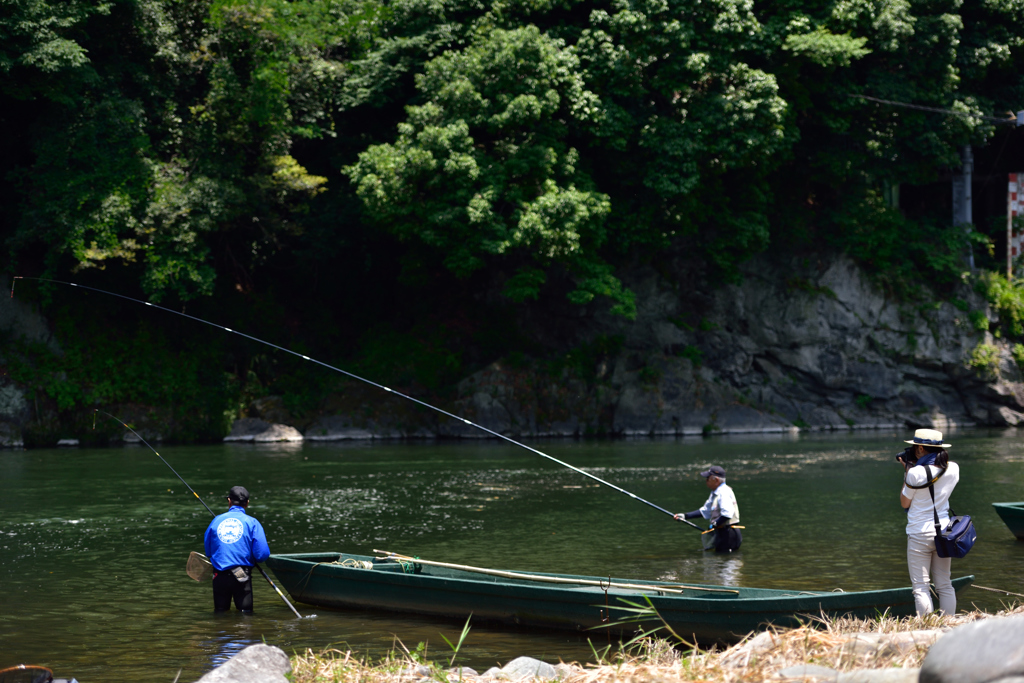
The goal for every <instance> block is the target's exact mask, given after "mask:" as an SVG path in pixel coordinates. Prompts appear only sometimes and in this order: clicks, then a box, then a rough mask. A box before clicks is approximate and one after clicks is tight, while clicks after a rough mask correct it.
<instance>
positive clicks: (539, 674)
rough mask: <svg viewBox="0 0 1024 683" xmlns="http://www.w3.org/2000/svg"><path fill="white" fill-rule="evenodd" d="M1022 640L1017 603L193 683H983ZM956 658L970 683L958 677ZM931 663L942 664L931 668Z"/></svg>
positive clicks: (235, 668)
mask: <svg viewBox="0 0 1024 683" xmlns="http://www.w3.org/2000/svg"><path fill="white" fill-rule="evenodd" d="M1021 634H1024V605H1019V604H1017V605H1015V606H1012V607H1010V608H1008V609H1006V610H1003V611H1000V612H998V613H996V614H990V613H986V612H977V611H975V612H969V613H964V614H958V615H955V616H952V617H940V616H937V615H929V616H927V617H924V618H917V617H913V618H903V619H896V618H892V617H884V616H883V617H880V618H878V619H873V620H858V619H814V620H812V623H809V624H808V625H805V626H803V627H800V628H796V629H785V630H768V631H763V632H760V633H752V634H750V635H749V636H747V638H745V639H744V640H742V641H741V642H739V643H737V644H735V645H733V646H731V647H728V648H725V649H718V648H712V649H709V650H688V649H684V646H683V647H674V646H673V644H672V643H671V642H669V641H667V640H660V639H646V640H643V641H641V642H639V643H637V644H636V645H635V646H634V647H633V648H632V649H631V650H629V651H625V652H618V653H615V654H613V655H610V656H609V657H608V658H607V659H603V660H601V661H597V662H590V663H583V664H581V663H577V662H573V663H564V662H558V663H555V664H552V663H548V662H542V661H539V660H537V659H533V658H531V657H518V658H516V659H514V660H512V661H511V662H508V663H507V664H505V665H504V666H503V667H501V668H498V667H493V668H491V669H489V670H487V671H485V672H477V671H475V670H473V669H470V668H468V667H459V666H455V667H452V666H449V662H447V661H445V662H442V663H438V662H429V661H423V660H422V659H421V658H420V657H418V656H417V655H416V654H415V653H407V652H394V653H392V654H391V655H389V656H388V657H386V658H384V659H383V660H381V661H378V662H370V661H368V660H366V659H363V658H360V657H359V656H358V655H357V654H356V653H353V652H352V651H341V650H336V649H327V650H323V651H320V652H314V651H312V650H307V651H306V652H305V653H303V654H301V655H295V656H293V657H291V658H289V657H288V656H287V655H286V654H285V653H284V652H283V651H281V650H280V649H278V648H275V647H272V646H268V645H254V646H251V647H250V648H247V649H246V650H244V651H243V652H242V653H240V654H239V655H237V656H236V657H235V658H233V659H232V660H230V661H229V662H226V663H225V664H224V665H222V666H221V667H219V668H217V669H214V670H213V671H211V672H210V673H208V674H206V675H205V676H203V677H202V678H201V679H200V683H228V682H231V683H288V682H289V681H290V682H291V683H325V682H327V681H332V682H341V681H344V682H346V683H506V682H508V683H528V682H530V681H536V682H540V681H558V682H559V683H620V682H621V683H640V682H642V681H650V682H653V683H674V682H680V683H682V682H687V681H716V682H721V683H747V682H753V681H815V682H820V683H823V682H830V683H916V682H917V681H920V682H921V683H942V682H943V681H961V682H966V681H975V682H977V683H984V682H985V681H996V680H999V679H1006V678H1012V677H1017V676H1024V638H1022V637H1021ZM961 652H966V653H968V655H967V656H964V655H962V654H960V653H961ZM929 654H931V656H929ZM457 659H458V657H457V655H456V657H455V660H453V661H456V662H457ZM961 659H963V660H965V661H964V662H963V666H964V668H965V671H966V672H967V674H968V676H969V677H967V678H964V677H963V675H964V673H965V672H961V671H958V670H957V666H959V662H960V660H961ZM926 660H927V661H926ZM929 662H940V663H939V664H938V665H936V666H932V667H931V668H930V669H929ZM1018 668H1020V669H1021V670H1020V671H1017V669H1018ZM286 674H287V677H286ZM958 676H959V677H958ZM1018 680H1019V679H1018Z"/></svg>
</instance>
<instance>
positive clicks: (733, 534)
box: [675, 465, 743, 553]
mask: <svg viewBox="0 0 1024 683" xmlns="http://www.w3.org/2000/svg"><path fill="white" fill-rule="evenodd" d="M700 476H702V477H704V479H705V482H706V484H707V487H708V488H709V489H710V490H711V495H710V496H708V499H707V501H706V502H705V503H704V505H703V506H702V507H701V508H700V509H698V510H693V511H692V512H680V513H679V514H677V515H675V518H676V519H679V520H683V519H693V518H696V517H703V518H704V519H709V520H711V527H710V529H708V530H707V531H705V532H704V534H703V536H702V537H701V540H702V541H703V543H704V550H714V551H715V552H716V553H731V552H732V551H733V550H738V549H739V547H740V544H742V543H743V534H741V533H740V530H739V529H738V528H737V525H738V524H739V523H740V506H739V504H738V503H737V502H736V494H735V493H733V490H732V487H731V486H729V485H728V484H726V483H725V470H724V469H723V468H721V467H719V466H718V465H712V466H711V467H709V468H708V469H707V470H705V471H704V472H701V473H700Z"/></svg>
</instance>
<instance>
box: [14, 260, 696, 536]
mask: <svg viewBox="0 0 1024 683" xmlns="http://www.w3.org/2000/svg"><path fill="white" fill-rule="evenodd" d="M18 280H36V281H38V282H50V283H53V284H57V285H66V286H68V287H75V288H77V289H84V290H87V291H90V292H97V293H99V294H104V295H106V296H113V297H117V298H118V299H124V300H125V301H131V302H133V303H137V304H141V305H143V306H148V307H150V308H155V309H158V310H161V311H164V312H166V313H173V314H174V315H178V316H181V317H183V318H188V319H189V320H194V321H195V322H199V323H203V324H204V325H209V326H210V327H216V328H217V329H219V330H222V331H224V332H229V333H231V334H235V335H238V336H240V337H244V338H246V339H248V340H250V341H254V342H257V343H259V344H263V345H264V346H269V347H270V348H272V349H277V350H278V351H281V352H283V353H287V354H290V355H292V356H296V357H298V358H301V359H302V360H305V361H309V362H310V363H315V364H316V365H319V366H321V367H323V368H326V369H328V370H332V371H334V372H337V373H340V374H342V375H345V376H346V377H349V378H351V379H354V380H357V381H359V382H363V383H364V384H369V385H370V386H372V387H376V388H378V389H381V390H382V391H384V392H386V393H389V394H393V395H394V396H398V397H399V398H404V399H405V400H407V401H412V402H413V403H415V404H416V405H419V406H423V407H424V408H428V409H430V410H433V411H434V412H437V413H440V414H441V415H444V416H446V417H450V418H452V419H453V420H456V421H458V422H462V423H463V424H466V425H469V426H470V427H473V428H475V429H479V430H480V431H482V432H484V433H486V434H490V435H491V436H493V437H495V438H497V439H501V440H503V441H506V442H508V443H510V444H513V445H515V446H518V447H520V448H523V449H525V450H527V451H530V452H531V453H533V454H535V455H539V456H540V457H542V458H547V459H548V460H550V461H551V462H554V463H557V464H559V465H561V466H562V467H568V468H569V469H570V470H572V471H573V472H576V473H578V474H582V475H583V476H584V477H588V478H590V479H593V480H594V481H596V482H597V483H599V484H602V485H604V486H607V487H608V488H611V489H614V490H615V491H618V492H619V493H622V494H624V495H627V496H629V497H630V498H632V499H633V500H635V501H637V502H639V503H643V504H644V505H649V506H650V507H652V508H654V509H655V510H657V511H659V512H662V513H664V514H666V515H668V516H669V517H672V518H673V519H676V520H677V521H680V522H683V523H684V524H687V525H689V526H690V527H693V528H694V529H696V530H697V531H700V532H701V533H703V532H704V529H702V528H700V527H699V526H697V525H696V524H694V523H693V522H691V521H689V520H686V519H682V518H676V516H675V513H673V512H669V511H668V510H666V509H665V508H663V507H661V506H660V505H655V504H654V503H652V502H651V501H649V500H644V499H643V498H641V497H640V496H638V495H636V494H635V493H631V492H629V491H627V490H626V489H624V488H622V487H620V486H616V485H615V484H612V483H611V482H608V481H605V480H604V479H601V478H600V477H597V476H594V475H593V474H590V473H589V472H586V471H584V470H581V469H580V468H578V467H574V466H573V465H570V464H569V463H567V462H564V461H562V460H559V459H558V458H555V457H553V456H550V455H548V454H547V453H544V452H542V451H539V450H537V449H536V448H533V447H531V446H527V445H526V444H524V443H522V442H520V441H516V440H515V439H513V438H511V437H509V436H506V435H504V434H502V433H500V432H496V431H494V430H493V429H489V428H487V427H485V426H483V425H481V424H477V423H475V422H472V421H470V420H467V419H466V418H464V417H461V416H459V415H455V414H454V413H450V412H448V411H447V410H444V409H443V408H438V407H437V406H435V405H431V404H430V403H427V402H426V401H421V400H420V399H418V398H415V397H413V396H409V395H407V394H403V393H402V392H400V391H395V390H394V389H392V388H390V387H386V386H384V385H383V384H378V383H377V382H374V381H373V380H369V379H366V378H365V377H360V376H359V375H356V374H354V373H352V372H349V371H348V370H343V369H341V368H338V367H335V366H333V365H330V364H328V363H324V362H323V361H319V360H317V359H316V358H310V357H309V356H306V355H304V354H301V353H297V352H296V351H292V350H291V349H287V348H285V347H283V346H278V345H277V344H273V343H271V342H268V341H264V340H263V339H259V338H257V337H253V336H252V335H249V334H246V333H245V332H239V331H238V330H233V329H231V328H230V327H225V326H223V325H218V324H217V323H213V322H210V321H209V320H203V319H202V318H197V317H196V316H194V315H189V314H188V313H182V312H181V311H175V310H174V309H171V308H165V307H164V306H159V305H157V304H154V303H150V302H148V301H142V300H140V299H135V298H132V297H130V296H125V295H124V294H118V293H116V292H108V291H107V290H104V289H97V288H96V287H89V286H87V285H79V284H76V283H74V282H65V281H63V280H51V279H49V278H42V277H27V276H20V275H18V276H15V277H14V278H13V280H12V282H11V297H12V298H13V297H14V285H15V283H16V282H17V281H18ZM179 479H180V477H179Z"/></svg>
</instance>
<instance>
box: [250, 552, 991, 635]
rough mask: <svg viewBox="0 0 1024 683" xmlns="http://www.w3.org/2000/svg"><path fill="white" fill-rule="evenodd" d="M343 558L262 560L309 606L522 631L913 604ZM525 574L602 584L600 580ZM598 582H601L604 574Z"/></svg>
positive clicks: (856, 612)
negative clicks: (644, 612)
mask: <svg viewBox="0 0 1024 683" xmlns="http://www.w3.org/2000/svg"><path fill="white" fill-rule="evenodd" d="M346 560H353V561H358V562H370V561H372V560H373V558H370V557H366V556H360V555H349V554H347V553H346V554H341V553H307V554H294V555H271V556H270V558H269V559H268V560H267V563H266V564H267V566H268V567H269V568H270V569H271V570H272V571H273V572H274V575H275V576H276V577H277V579H278V581H279V582H280V584H281V585H282V586H284V588H285V589H286V590H287V591H288V592H289V594H291V596H292V598H294V599H295V600H296V601H298V602H303V603H306V604H309V605H317V606H327V607H338V608H357V609H366V610H386V611H391V612H406V613H415V614H427V615H433V616H438V617H446V618H455V619H460V620H464V619H466V617H468V616H469V615H471V614H472V615H473V621H474V622H498V623H503V624H515V625H518V626H526V627H540V628H550V629H561V630H572V631H588V630H591V629H600V630H601V631H603V630H605V629H608V630H610V631H613V632H616V633H630V632H635V631H637V630H638V629H639V628H640V627H641V625H638V624H636V623H627V624H618V625H616V624H615V622H619V621H622V620H623V619H624V618H626V617H627V616H628V615H629V613H628V612H627V611H625V610H624V609H622V608H628V603H634V604H645V603H646V600H647V599H649V600H650V603H651V604H652V605H653V606H654V608H655V609H657V611H658V614H659V615H660V617H661V619H662V620H664V622H665V623H667V624H668V625H669V626H670V627H671V628H672V630H673V631H675V632H676V634H678V635H679V636H681V637H684V638H687V639H694V640H697V641H699V642H708V641H717V642H734V641H736V640H738V639H740V638H742V637H743V636H745V635H746V634H748V633H750V632H751V631H755V630H760V629H764V628H766V627H768V626H769V625H773V624H774V625H776V626H797V625H799V624H800V623H801V622H806V621H807V620H808V618H810V617H815V616H821V615H822V614H827V615H831V616H843V615H848V616H855V617H875V616H877V615H879V614H881V613H883V612H888V613H889V614H890V615H896V616H902V615H909V614H913V613H914V598H913V595H912V594H911V590H910V588H909V587H908V588H896V589H888V590H876V591H861V592H846V593H844V592H821V591H815V592H801V591H786V590H773V589H761V588H731V587H727V586H701V587H700V588H703V589H704V590H697V589H686V590H684V591H683V592H682V594H671V593H660V594H659V592H658V591H656V590H647V589H644V590H637V589H624V588H616V587H612V588H609V589H608V590H604V589H603V588H602V587H601V586H588V585H565V584H553V583H543V582H540V581H531V580H521V579H509V578H502V577H494V576H489V575H486V574H478V573H472V572H467V571H461V570H455V569H449V568H438V567H433V566H425V565H424V566H418V565H417V573H405V572H403V571H402V568H401V567H400V566H399V565H397V564H394V563H387V564H389V565H390V566H385V565H384V564H383V563H378V564H375V565H374V568H373V569H363V568H356V567H352V566H343V565H341V564H339V563H340V562H343V561H346ZM408 569H411V567H409V568H408ZM532 575H533V576H540V577H550V578H556V579H583V580H591V581H598V582H600V581H602V578H601V577H578V576H571V575H565V574H532ZM973 579H974V577H973V576H968V577H961V578H958V579H956V580H954V582H953V583H954V587H955V588H956V589H957V590H960V589H962V588H965V587H966V586H968V585H970V584H971V582H972V581H973ZM603 581H605V582H608V581H609V579H608V578H607V577H605V578H604V579H603ZM611 581H612V582H614V583H633V584H638V583H642V584H644V585H647V586H651V587H654V588H661V587H663V588H666V589H671V588H673V587H675V588H677V589H678V587H679V586H680V584H674V583H669V582H662V581H642V582H641V581H637V580H635V579H611ZM694 585H696V584H694ZM660 623H661V622H660V621H657V620H653V621H647V622H644V623H643V624H642V627H643V628H651V627H655V626H658V625H660ZM602 627H603V628H602ZM599 632H600V631H599Z"/></svg>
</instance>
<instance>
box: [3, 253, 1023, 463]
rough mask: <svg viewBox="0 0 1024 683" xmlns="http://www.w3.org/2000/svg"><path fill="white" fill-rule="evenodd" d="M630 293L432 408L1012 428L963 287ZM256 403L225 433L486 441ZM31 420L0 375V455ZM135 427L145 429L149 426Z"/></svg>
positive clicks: (340, 401) (1003, 391)
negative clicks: (545, 352)
mask: <svg viewBox="0 0 1024 683" xmlns="http://www.w3.org/2000/svg"><path fill="white" fill-rule="evenodd" d="M627 282H628V284H629V285H630V287H632V289H633V290H634V291H635V292H636V293H637V300H638V315H637V318H636V320H634V321H626V320H623V319H621V318H617V317H608V316H601V315H598V316H588V315H584V314H583V311H582V310H580V309H571V310H567V311H562V312H559V313H558V314H557V315H556V316H552V317H551V318H549V319H545V320H539V319H536V318H534V319H531V320H529V321H524V323H523V324H524V326H528V329H529V334H531V335H533V336H537V337H541V336H542V335H544V334H548V335H550V336H551V338H556V339H561V340H564V339H574V340H576V341H575V342H574V343H575V344H576V348H575V349H574V350H573V351H571V352H569V353H567V354H565V355H564V358H563V359H562V360H560V361H550V360H547V361H543V362H541V361H538V360H536V359H529V358H523V357H516V358H507V359H503V360H500V361H497V362H494V363H492V364H491V365H489V366H488V367H486V368H484V369H482V370H480V371H479V372H476V373H475V374H473V375H471V376H470V377H467V378H465V379H464V380H463V381H462V382H461V383H460V384H459V387H458V397H457V399H456V400H455V401H454V404H450V405H443V406H441V407H443V408H445V409H447V410H450V412H452V413H454V414H456V415H461V416H463V417H465V418H467V419H469V420H471V421H473V422H474V423H477V424H480V425H483V426H485V427H487V428H488V429H491V430H494V431H495V432H498V433H501V434H505V435H508V436H574V435H581V436H582V435H612V436H615V435H699V434H716V433H740V432H784V431H795V430H798V429H809V430H823V429H824V430H846V429H876V428H916V427H922V426H927V427H934V428H937V429H940V430H948V429H950V428H953V427H958V426H973V425H987V426H1008V425H1016V424H1018V423H1020V422H1021V421H1024V378H1022V373H1021V369H1020V368H1019V367H1018V364H1017V361H1016V360H1015V359H1014V354H1013V353H1012V349H1011V345H1010V344H1008V343H1007V342H1005V341H1003V340H999V339H994V338H993V337H992V335H991V334H990V333H988V332H987V331H984V330H980V329H979V327H985V325H984V324H981V325H979V324H978V323H979V322H980V323H984V322H985V321H986V320H989V319H991V317H992V315H991V313H989V311H988V308H987V306H986V304H985V302H984V300H983V299H981V297H979V296H978V295H977V294H975V293H974V292H973V291H972V290H971V289H970V287H968V286H967V285H964V286H963V288H962V291H961V292H959V293H958V295H957V297H956V298H951V299H950V300H949V301H945V302H940V303H937V304H929V305H918V306H914V305H908V304H899V303H896V302H894V301H893V300H892V299H891V298H889V297H887V296H886V295H885V294H884V293H883V292H881V291H879V290H878V289H877V288H876V287H874V286H873V285H872V284H871V282H870V281H869V280H868V279H867V278H866V277H865V276H864V274H863V273H862V272H861V271H860V270H859V268H858V267H857V266H856V265H855V264H854V263H853V262H852V261H850V260H848V259H845V258H838V259H835V260H832V261H830V262H826V263H821V262H819V263H814V264H810V263H806V262H804V261H800V260H793V261H792V262H790V263H775V262H772V261H770V260H769V259H768V258H767V257H765V258H762V259H759V260H754V261H752V262H751V263H749V264H748V265H747V267H746V272H745V277H744V279H743V281H742V283H740V284H737V285H730V286H726V287H722V288H718V289H714V290H707V291H703V292H701V291H695V290H693V289H692V288H690V289H687V288H683V287H681V286H680V285H679V284H678V282H679V279H678V278H676V279H673V274H672V273H670V272H669V273H666V272H664V271H661V272H656V271H654V270H653V269H640V270H637V271H635V272H633V273H632V274H631V276H630V277H629V278H628V280H627ZM19 315H20V318H18V319H22V320H24V321H26V325H29V326H30V328H31V329H32V330H37V336H40V338H41V339H42V337H43V336H44V335H42V331H44V330H45V329H46V327H45V323H44V322H40V320H39V319H38V317H35V314H33V313H32V312H31V311H28V310H26V311H23V312H20V313H19ZM5 319H6V318H3V317H2V316H0V322H2V321H3V320H5ZM10 319H11V320H15V318H10ZM15 327H17V326H15ZM12 329H13V328H12ZM45 341H50V340H49V339H46V340H45ZM1018 350H1019V351H1020V350H1024V349H1018ZM1018 355H1024V354H1021V353H1019V354H1018ZM257 403H258V405H257V404H254V405H253V406H252V408H251V410H250V416H249V417H250V418H261V419H262V421H261V420H255V422H254V424H255V423H259V424H257V425H256V426H255V427H254V426H253V425H251V424H248V423H247V424H244V425H242V424H236V429H235V430H234V431H233V432H232V435H230V437H229V438H233V439H243V440H249V439H252V440H276V437H275V438H271V436H272V435H275V434H285V433H287V435H288V440H292V441H295V440H297V439H299V438H302V437H304V438H305V439H311V440H334V439H367V438H433V437H437V436H441V437H455V438H478V437H485V436H487V434H486V433H485V432H482V431H480V430H478V429H476V428H474V427H473V426H471V425H467V424H465V423H464V422H459V421H456V420H452V419H450V418H446V417H443V416H440V415H438V414H437V413H434V412H432V411H429V410H426V409H424V408H421V407H418V406H416V405H414V404H412V403H411V402H409V401H405V400H402V399H399V398H398V397H396V396H393V395H386V394H383V393H382V392H381V391H380V390H379V389H376V388H374V387H370V386H366V385H362V384H360V383H357V382H353V383H352V384H351V388H350V389H349V390H346V391H345V392H344V393H343V394H341V395H337V396H333V397H332V398H331V400H330V401H328V402H327V403H326V404H325V410H324V413H323V414H322V415H321V416H320V417H319V418H316V419H312V420H311V419H310V416H307V417H306V418H305V419H304V420H302V421H296V420H292V419H291V417H290V416H289V415H288V412H287V411H286V410H284V408H283V404H281V402H280V400H275V399H274V397H268V398H265V399H262V400H261V401H260V402H257ZM28 412H29V407H28V405H27V404H26V402H25V401H24V398H23V395H22V393H21V391H20V389H19V388H17V387H14V386H12V385H10V384H9V383H8V384H5V383H4V382H3V381H2V379H0V445H3V444H6V445H15V444H17V443H18V442H19V441H20V435H19V434H18V426H19V425H20V424H22V423H23V422H24V420H25V418H26V415H27V413H28ZM157 422H159V420H157ZM147 424H148V423H147ZM280 424H285V425H289V426H290V427H295V428H299V429H300V430H301V431H302V434H301V435H300V434H299V431H296V430H295V429H287V430H285V429H278V428H277V427H276V426H275V425H280ZM150 426H151V430H150V431H152V432H153V434H159V433H160V431H161V429H160V425H159V424H156V423H154V424H152V425H150ZM257 427H258V429H257ZM254 429H255V430H256V431H258V432H259V434H258V435H257V434H256V431H253V430H254ZM250 432H251V434H250ZM257 437H258V438H257ZM156 438H158V437H156Z"/></svg>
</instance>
